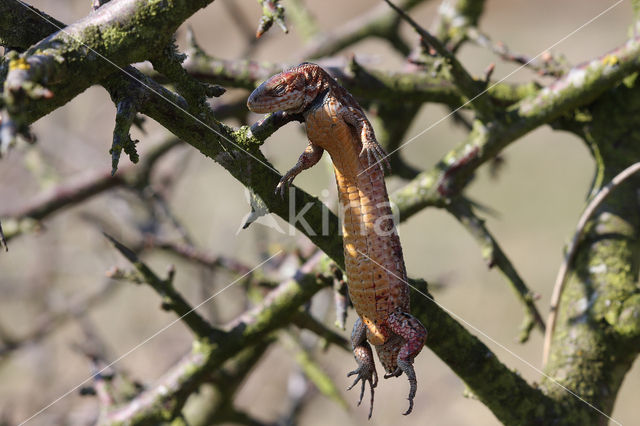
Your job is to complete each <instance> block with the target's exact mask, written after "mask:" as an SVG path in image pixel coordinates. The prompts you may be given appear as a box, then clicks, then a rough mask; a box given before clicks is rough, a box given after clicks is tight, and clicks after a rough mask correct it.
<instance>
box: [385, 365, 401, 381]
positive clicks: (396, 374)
mask: <svg viewBox="0 0 640 426" xmlns="http://www.w3.org/2000/svg"><path fill="white" fill-rule="evenodd" d="M401 374H402V369H401V368H400V367H397V368H396V369H395V371H392V372H391V373H385V375H384V378H385V379H390V378H391V377H400V375H401Z"/></svg>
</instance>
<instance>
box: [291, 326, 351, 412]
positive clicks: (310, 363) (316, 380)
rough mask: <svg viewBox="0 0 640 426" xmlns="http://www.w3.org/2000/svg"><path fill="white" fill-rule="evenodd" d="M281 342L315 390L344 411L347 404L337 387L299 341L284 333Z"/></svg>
mask: <svg viewBox="0 0 640 426" xmlns="http://www.w3.org/2000/svg"><path fill="white" fill-rule="evenodd" d="M282 340H283V342H284V346H285V348H287V349H288V350H289V351H290V352H291V353H292V355H293V357H294V358H295V361H296V363H297V364H298V365H299V366H300V368H301V369H302V371H303V373H304V375H305V376H306V377H307V379H309V381H310V382H311V383H313V385H314V386H315V387H316V389H318V390H319V391H320V393H322V394H323V395H324V396H326V397H327V398H329V399H331V400H333V401H334V402H335V403H337V404H338V405H339V406H340V407H341V408H342V409H345V410H346V409H347V408H348V405H347V402H346V401H345V400H344V398H343V397H342V395H341V394H340V391H339V390H338V387H337V386H336V384H335V383H333V380H332V379H331V377H329V375H327V373H325V371H324V369H323V368H322V367H321V366H320V365H319V364H318V363H317V361H316V360H314V359H313V357H312V356H311V354H310V353H309V351H308V350H307V349H306V348H304V347H303V346H302V345H301V344H300V342H299V339H298V338H295V337H294V336H291V335H290V334H288V333H284V334H283V338H282Z"/></svg>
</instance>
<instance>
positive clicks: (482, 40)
mask: <svg viewBox="0 0 640 426" xmlns="http://www.w3.org/2000/svg"><path fill="white" fill-rule="evenodd" d="M467 37H468V38H469V40H471V41H473V42H474V43H476V44H477V45H478V46H482V47H484V48H487V49H489V50H491V51H492V52H493V53H495V54H496V55H498V56H499V57H500V58H502V59H503V60H504V61H508V62H515V63H516V64H520V65H525V66H526V67H528V68H531V69H532V70H534V71H536V72H537V73H538V74H539V75H544V76H552V77H561V76H563V75H564V74H566V72H567V66H566V64H562V63H561V62H560V61H559V60H557V59H556V58H554V57H553V56H552V55H551V53H549V52H545V53H543V54H542V55H540V56H539V58H535V59H532V58H530V57H529V56H527V55H523V54H521V53H514V52H512V51H511V50H510V49H509V47H508V46H507V45H505V44H504V43H501V42H498V43H494V42H493V41H491V39H490V38H489V37H488V36H487V35H486V34H483V33H482V32H480V30H478V29H477V28H473V27H472V28H469V29H467Z"/></svg>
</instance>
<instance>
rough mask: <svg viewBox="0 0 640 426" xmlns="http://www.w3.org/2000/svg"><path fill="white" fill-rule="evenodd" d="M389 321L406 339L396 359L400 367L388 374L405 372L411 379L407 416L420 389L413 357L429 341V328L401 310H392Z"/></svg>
mask: <svg viewBox="0 0 640 426" xmlns="http://www.w3.org/2000/svg"><path fill="white" fill-rule="evenodd" d="M388 322H389V328H390V329H391V331H393V332H394V333H396V334H397V335H399V336H400V337H402V338H403V339H404V344H403V345H402V347H401V348H400V352H399V353H398V358H397V361H396V362H397V366H398V367H397V369H396V371H395V372H394V373H393V374H390V375H389V374H388V375H389V376H392V375H395V376H399V375H400V374H401V373H404V374H405V375H406V376H407V378H408V379H409V397H408V400H409V408H408V409H407V411H406V412H405V413H404V415H405V416H406V415H407V414H409V413H411V411H412V410H413V398H414V397H415V396H416V391H417V389H418V381H417V379H416V372H415V370H414V369H413V359H414V358H415V357H416V356H417V355H418V354H419V353H420V351H421V350H422V347H423V346H424V344H425V342H426V341H427V330H426V329H425V328H424V326H423V325H422V324H421V323H420V321H418V319H417V318H416V317H414V316H412V315H410V314H408V313H406V312H402V311H400V310H397V311H395V312H392V313H391V314H390V315H389V320H388ZM385 377H386V376H385Z"/></svg>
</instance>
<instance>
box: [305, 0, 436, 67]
mask: <svg viewBox="0 0 640 426" xmlns="http://www.w3.org/2000/svg"><path fill="white" fill-rule="evenodd" d="M423 2H424V0H403V1H402V2H401V3H400V4H401V7H402V8H404V9H406V10H411V9H413V8H414V7H416V6H418V5H419V4H421V3H423ZM399 24H400V19H399V18H398V16H397V15H396V14H394V13H390V12H389V10H388V9H387V8H386V7H384V5H378V6H376V7H375V8H373V9H371V11H370V12H368V13H365V14H362V15H360V16H358V17H356V18H354V19H352V20H351V21H348V22H347V23H345V24H343V25H342V26H340V27H338V28H337V29H335V30H333V31H332V32H331V33H320V34H318V35H317V36H316V37H314V38H313V39H311V40H310V41H309V42H308V43H307V45H306V47H305V48H304V50H303V51H302V52H300V54H298V55H297V57H298V58H304V59H307V58H312V59H314V58H316V59H317V58H322V57H326V56H331V55H335V54H336V53H338V52H339V51H340V50H342V49H344V48H346V47H348V46H351V45H353V44H355V43H357V42H359V41H361V40H364V39H365V38H368V37H377V38H380V39H382V40H384V41H387V42H389V43H391V45H392V46H393V47H394V48H395V49H396V50H397V51H398V52H400V53H401V54H402V55H404V56H406V55H408V54H409V51H410V48H409V46H408V45H407V43H406V42H405V41H404V40H403V38H402V36H401V35H400V32H399V26H400V25H399Z"/></svg>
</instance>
